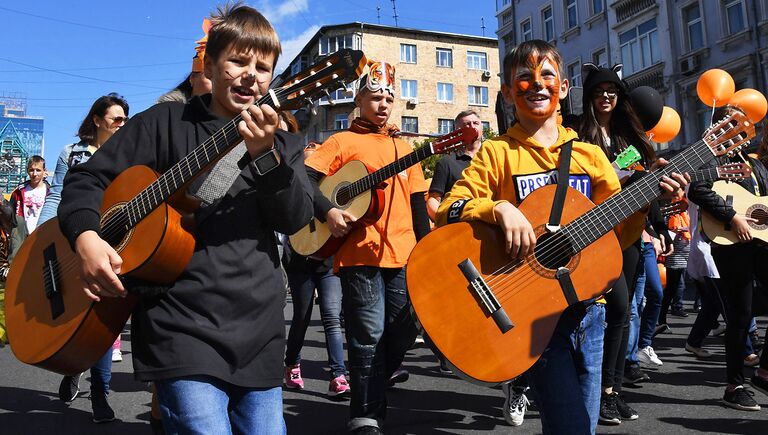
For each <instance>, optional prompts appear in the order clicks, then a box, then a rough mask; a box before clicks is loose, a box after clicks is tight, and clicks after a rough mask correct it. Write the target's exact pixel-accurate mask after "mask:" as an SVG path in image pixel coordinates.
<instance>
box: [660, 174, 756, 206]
mask: <svg viewBox="0 0 768 435" xmlns="http://www.w3.org/2000/svg"><path fill="white" fill-rule="evenodd" d="M690 176H691V181H712V180H730V181H733V180H743V179H745V178H749V177H751V176H752V168H750V167H749V165H748V164H746V163H727V164H725V165H720V166H717V167H713V168H706V169H700V170H698V171H696V172H691V173H690ZM686 210H688V201H674V202H671V203H669V205H665V206H664V207H661V214H662V216H664V218H665V219H667V218H669V217H670V216H672V215H676V214H678V213H682V212H684V211H686Z"/></svg>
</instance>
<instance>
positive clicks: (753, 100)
mask: <svg viewBox="0 0 768 435" xmlns="http://www.w3.org/2000/svg"><path fill="white" fill-rule="evenodd" d="M728 104H730V105H732V106H736V107H738V108H739V109H741V111H742V112H744V113H746V114H747V117H749V120H750V121H752V123H753V124H754V123H757V122H760V120H761V119H763V117H764V116H765V113H766V112H768V101H766V100H765V97H764V96H763V94H761V93H760V92H758V91H756V90H754V89H741V90H740V91H737V92H736V93H735V94H733V97H731V99H730V100H729V101H728Z"/></svg>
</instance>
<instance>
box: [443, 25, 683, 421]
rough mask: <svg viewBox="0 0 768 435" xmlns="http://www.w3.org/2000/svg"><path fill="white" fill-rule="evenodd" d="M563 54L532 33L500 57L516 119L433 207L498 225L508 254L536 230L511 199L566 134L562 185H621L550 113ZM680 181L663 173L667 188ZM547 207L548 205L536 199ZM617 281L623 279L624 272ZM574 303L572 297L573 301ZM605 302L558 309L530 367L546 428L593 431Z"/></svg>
mask: <svg viewBox="0 0 768 435" xmlns="http://www.w3.org/2000/svg"><path fill="white" fill-rule="evenodd" d="M561 71H562V57H561V55H560V53H559V52H558V51H557V49H556V48H555V47H554V46H552V45H551V44H549V43H547V42H544V41H540V40H533V41H527V42H524V43H522V44H520V45H518V46H517V47H515V48H514V49H513V50H512V51H511V52H510V53H509V54H507V55H506V56H505V58H504V84H503V85H502V93H503V95H504V98H505V99H506V100H507V101H509V102H513V103H514V106H515V114H516V118H517V122H516V123H515V124H514V125H513V126H512V127H510V128H509V130H507V132H506V133H505V134H503V135H502V136H500V137H497V138H494V139H490V140H487V141H485V143H483V146H482V148H481V149H480V151H479V152H478V153H477V155H476V156H475V158H474V159H473V160H472V163H471V164H470V166H469V167H468V168H467V169H465V170H464V172H463V178H462V179H460V180H459V181H458V182H456V184H455V185H454V187H453V189H452V190H451V192H450V193H449V194H448V195H447V197H446V198H445V199H444V200H443V202H442V204H441V205H440V207H439V209H438V212H437V223H438V225H440V224H445V223H451V222H456V221H469V220H482V221H485V222H489V223H495V224H498V225H499V226H501V228H502V231H503V233H504V234H505V239H506V248H507V252H508V253H509V254H510V256H511V257H512V258H523V257H525V256H526V255H528V254H532V253H533V249H534V246H535V245H536V236H535V235H534V231H533V228H532V226H531V224H530V222H529V221H528V219H527V218H526V217H525V216H524V215H523V214H522V213H521V212H520V210H519V209H518V208H517V206H518V205H519V204H520V203H521V202H522V201H523V200H524V199H525V198H526V196H528V195H529V194H530V193H531V192H532V191H534V190H535V189H537V188H539V187H541V186H544V185H547V184H555V183H556V182H557V168H558V164H559V160H560V153H561V150H562V148H563V147H562V146H563V145H564V144H566V143H567V142H568V141H571V140H574V141H573V143H572V155H571V161H570V166H569V180H568V181H569V185H570V186H571V187H573V188H575V189H577V190H578V191H580V192H581V193H583V194H584V195H585V196H587V197H588V198H590V199H591V200H592V201H593V202H595V203H598V204H599V203H601V202H603V201H604V200H606V199H607V198H609V197H610V196H611V195H613V194H615V193H617V192H618V191H619V190H621V186H620V184H619V179H618V177H617V175H616V173H615V171H614V170H613V167H612V166H611V163H610V162H609V161H608V159H607V158H606V156H605V153H603V152H602V151H601V150H600V148H598V147H596V146H594V145H590V144H587V143H584V142H579V141H576V140H575V139H577V134H576V133H575V132H574V131H573V130H570V129H566V128H564V127H562V126H561V125H559V124H558V122H557V105H558V103H559V100H560V99H563V98H565V96H566V95H567V93H568V80H567V79H566V78H564V77H563V76H562V75H561ZM681 183H682V184H684V183H685V179H684V178H683V177H682V176H679V177H678V176H675V180H673V179H670V178H667V177H664V178H663V181H662V183H661V184H660V185H661V187H662V188H663V189H664V190H667V191H674V190H678V189H679V188H680V184H681ZM541 206H542V207H550V206H551V204H542V205H541ZM616 285H626V284H625V283H624V279H623V277H621V278H620V279H619V281H618V282H617V284H616ZM576 305H579V304H576ZM604 319H605V308H604V306H603V305H602V304H600V303H593V302H591V301H590V302H587V303H585V304H584V306H583V307H578V308H577V307H576V306H575V305H574V306H572V307H571V308H569V309H568V310H566V312H565V313H564V314H563V315H562V316H561V318H560V321H559V323H558V325H557V328H556V330H555V332H554V334H553V337H552V339H551V340H550V343H549V345H548V346H547V349H546V350H545V351H544V353H543V355H542V356H541V358H540V359H539V361H538V362H537V363H536V364H535V365H534V366H533V367H532V368H531V369H530V370H529V371H528V380H529V384H530V386H531V389H532V390H533V394H534V397H535V398H536V400H537V403H538V409H539V411H540V414H541V420H542V429H543V431H544V433H571V434H584V433H594V432H595V427H596V425H597V421H598V415H599V407H600V368H601V363H602V354H603V332H604V330H603V328H604V326H603V322H604Z"/></svg>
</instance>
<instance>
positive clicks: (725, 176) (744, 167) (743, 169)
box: [717, 163, 752, 180]
mask: <svg viewBox="0 0 768 435" xmlns="http://www.w3.org/2000/svg"><path fill="white" fill-rule="evenodd" d="M751 176H752V168H750V167H749V165H748V164H746V163H728V164H725V165H721V166H718V167H717V178H719V179H721V180H743V179H745V178H749V177H751Z"/></svg>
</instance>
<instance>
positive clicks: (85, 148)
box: [38, 93, 128, 423]
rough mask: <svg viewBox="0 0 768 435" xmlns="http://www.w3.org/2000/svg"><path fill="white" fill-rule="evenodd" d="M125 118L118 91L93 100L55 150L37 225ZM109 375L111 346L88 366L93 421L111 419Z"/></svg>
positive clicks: (67, 393)
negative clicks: (73, 134) (73, 173)
mask: <svg viewBox="0 0 768 435" xmlns="http://www.w3.org/2000/svg"><path fill="white" fill-rule="evenodd" d="M126 121H128V103H127V102H126V101H125V100H124V99H123V97H121V96H119V95H118V94H115V93H111V94H108V95H104V96H102V97H99V98H98V99H97V100H96V101H95V102H94V103H93V105H92V106H91V110H89V111H88V114H87V115H86V116H85V119H83V122H82V123H81V124H80V128H79V129H78V131H77V136H78V137H79V138H80V141H79V142H77V143H73V144H70V145H67V146H66V147H64V150H62V152H61V154H59V158H58V160H57V161H56V170H55V172H54V173H53V180H52V182H51V193H50V194H49V195H48V197H47V198H46V200H45V204H44V205H43V210H42V211H41V212H40V220H39V223H38V225H40V224H42V223H43V222H45V221H47V220H48V219H50V218H52V217H54V216H56V211H57V210H58V208H59V202H60V201H61V188H62V186H63V185H64V176H65V175H67V172H69V169H70V168H71V167H72V166H74V165H77V164H79V163H84V162H86V161H88V159H89V158H91V156H92V155H93V153H95V152H96V151H98V149H99V148H100V147H101V146H102V145H103V144H104V142H106V141H107V140H108V139H109V138H111V137H112V135H114V134H115V132H117V130H118V129H120V127H122V126H123V125H125V122H126ZM80 376H81V375H76V376H64V378H63V379H62V380H61V384H60V385H59V399H61V400H62V401H63V402H67V403H69V402H71V401H73V400H75V398H76V397H77V395H78V394H79V393H80V385H79V384H80ZM111 377H112V348H110V349H109V350H108V351H107V353H106V354H105V355H104V356H103V357H102V358H101V359H100V360H99V362H97V363H96V365H94V366H93V367H91V406H92V408H93V421H94V422H95V423H104V422H108V421H112V420H114V419H115V413H114V411H113V410H112V408H111V407H110V406H109V403H108V402H107V394H108V391H109V381H110V379H111Z"/></svg>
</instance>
